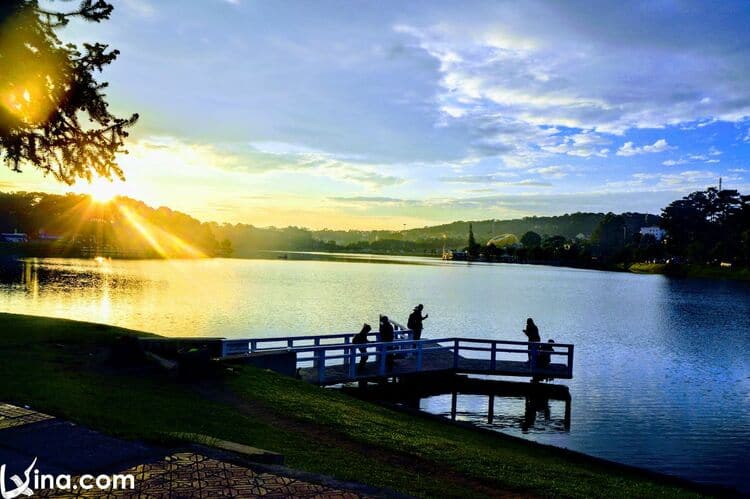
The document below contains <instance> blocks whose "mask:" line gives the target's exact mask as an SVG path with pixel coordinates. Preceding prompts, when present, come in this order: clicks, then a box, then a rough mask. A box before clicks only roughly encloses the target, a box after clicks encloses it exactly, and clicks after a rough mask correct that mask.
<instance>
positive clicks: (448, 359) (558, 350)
mask: <svg viewBox="0 0 750 499" xmlns="http://www.w3.org/2000/svg"><path fill="white" fill-rule="evenodd" d="M353 336H354V333H343V334H334V335H313V336H293V337H282V338H248V339H242V340H223V342H222V357H226V358H234V359H236V358H238V357H239V358H242V357H245V358H249V359H252V357H253V356H256V355H257V356H260V355H262V356H264V357H265V358H267V357H268V356H269V355H273V354H274V353H278V354H279V356H280V357H281V356H284V357H285V358H286V359H288V357H289V355H290V354H294V362H296V372H297V374H298V376H299V377H300V378H302V379H303V380H305V381H307V382H310V383H313V384H317V385H337V384H343V383H351V382H359V381H378V380H384V379H389V378H404V377H408V376H413V375H418V374H424V373H448V374H482V375H492V376H513V377H528V378H537V379H571V378H572V377H573V345H571V344H564V343H555V344H554V345H552V347H553V348H554V350H553V351H548V352H545V353H547V354H549V356H550V359H551V361H550V363H549V364H548V365H543V363H542V362H541V361H540V352H541V351H542V350H541V346H542V345H543V344H542V343H529V342H522V341H504V340H489V339H478V338H439V339H421V340H414V339H413V338H412V334H411V331H409V330H406V329H402V330H399V331H396V340H395V341H393V342H380V341H379V337H378V335H377V333H373V334H371V335H370V336H371V338H372V340H373V341H371V342H370V343H367V344H366V345H353V344H352V343H351V339H352V337H353ZM361 348H364V349H365V351H364V352H361V351H360V349H361ZM391 358H392V359H393V361H392V363H391V362H390V359H391Z"/></svg>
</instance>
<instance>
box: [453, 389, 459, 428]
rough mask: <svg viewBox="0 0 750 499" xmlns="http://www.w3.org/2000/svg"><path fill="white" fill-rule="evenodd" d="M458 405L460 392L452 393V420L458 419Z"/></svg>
mask: <svg viewBox="0 0 750 499" xmlns="http://www.w3.org/2000/svg"><path fill="white" fill-rule="evenodd" d="M457 405H458V392H455V391H454V392H453V393H451V421H455V420H456V406H457Z"/></svg>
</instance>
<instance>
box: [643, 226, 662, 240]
mask: <svg viewBox="0 0 750 499" xmlns="http://www.w3.org/2000/svg"><path fill="white" fill-rule="evenodd" d="M666 235H667V231H665V230H664V229H662V228H661V227H658V226H656V225H654V226H651V227H641V236H654V239H656V240H657V241H661V240H662V239H664V236H666Z"/></svg>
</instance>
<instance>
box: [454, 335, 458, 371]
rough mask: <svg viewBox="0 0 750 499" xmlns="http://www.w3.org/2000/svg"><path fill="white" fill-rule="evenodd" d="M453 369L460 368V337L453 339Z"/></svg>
mask: <svg viewBox="0 0 750 499" xmlns="http://www.w3.org/2000/svg"><path fill="white" fill-rule="evenodd" d="M453 369H458V338H455V339H454V340H453Z"/></svg>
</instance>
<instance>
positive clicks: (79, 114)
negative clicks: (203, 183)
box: [0, 0, 138, 184]
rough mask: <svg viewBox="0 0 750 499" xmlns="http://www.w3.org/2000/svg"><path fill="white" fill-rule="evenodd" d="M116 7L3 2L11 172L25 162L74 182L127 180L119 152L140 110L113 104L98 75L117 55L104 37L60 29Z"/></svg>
mask: <svg viewBox="0 0 750 499" xmlns="http://www.w3.org/2000/svg"><path fill="white" fill-rule="evenodd" d="M111 13H112V5H110V4H109V3H107V2H105V1H103V0H83V1H82V2H81V3H80V5H79V6H78V8H77V9H75V10H71V11H68V12H51V11H47V10H44V9H42V8H41V7H40V6H39V3H38V1H37V0H3V2H2V3H0V156H2V159H3V161H4V162H5V163H6V164H7V165H8V166H9V167H10V168H11V169H12V170H14V171H21V168H22V167H23V166H24V165H31V166H33V167H36V168H38V169H40V170H41V171H42V172H43V173H44V174H45V175H47V174H49V175H52V176H54V177H55V178H56V179H57V180H59V181H61V182H65V183H67V184H73V183H74V182H75V181H76V180H77V179H85V180H88V181H91V179H92V178H93V177H94V176H101V177H105V178H109V179H111V178H112V177H118V178H121V179H122V178H124V176H123V172H122V170H121V169H120V167H119V166H118V165H117V163H116V160H115V156H116V155H117V154H118V153H125V152H127V151H126V150H125V149H124V141H125V138H126V137H127V136H128V132H127V131H126V128H128V127H129V126H130V125H132V124H133V123H135V121H136V120H137V119H138V115H137V114H134V115H132V116H130V117H128V118H118V117H116V116H114V115H113V114H112V113H111V112H110V111H109V109H108V103H107V100H106V95H105V94H104V89H105V88H106V87H107V83H106V82H99V81H97V73H99V72H101V71H102V69H103V67H104V66H106V65H108V64H110V63H111V62H112V61H114V60H115V58H116V57H117V55H118V53H119V52H118V51H117V50H110V49H109V47H108V46H107V45H104V44H101V43H84V44H83V47H82V48H79V47H77V46H76V45H74V44H71V43H63V42H62V41H61V40H60V39H59V38H58V37H57V35H56V34H55V30H56V29H57V28H59V27H61V26H64V25H66V24H67V23H68V22H69V21H70V20H71V19H82V20H85V21H90V22H101V21H103V20H106V19H108V18H109V16H110V14H111Z"/></svg>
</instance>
